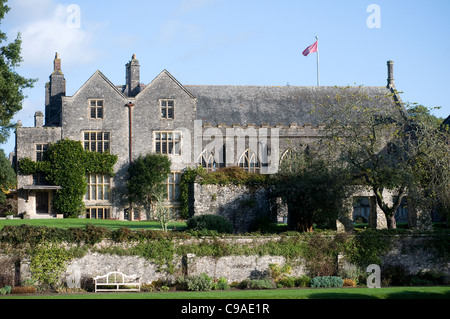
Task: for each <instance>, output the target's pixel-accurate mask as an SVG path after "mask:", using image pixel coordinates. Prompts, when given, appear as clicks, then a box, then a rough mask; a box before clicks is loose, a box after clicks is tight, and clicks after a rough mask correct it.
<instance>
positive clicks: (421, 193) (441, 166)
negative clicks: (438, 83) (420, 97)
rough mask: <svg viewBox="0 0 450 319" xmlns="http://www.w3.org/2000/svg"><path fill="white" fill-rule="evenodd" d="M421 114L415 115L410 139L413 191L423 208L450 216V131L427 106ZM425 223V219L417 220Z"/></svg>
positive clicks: (417, 203)
mask: <svg viewBox="0 0 450 319" xmlns="http://www.w3.org/2000/svg"><path fill="white" fill-rule="evenodd" d="M421 108H422V111H423V112H422V113H421V116H416V115H415V114H414V115H413V116H411V121H410V125H409V132H408V133H409V139H408V140H407V141H408V143H409V145H408V150H409V155H410V157H411V158H412V159H413V160H412V161H411V165H412V173H413V177H414V183H413V184H412V185H411V186H410V189H409V193H410V198H411V200H412V202H414V205H415V206H416V207H417V209H419V210H421V211H425V212H426V211H432V210H437V211H438V212H440V213H441V214H442V215H443V217H447V220H448V219H449V217H450V152H449V145H450V130H449V127H448V126H442V121H441V119H438V118H436V117H435V116H433V115H432V114H431V112H430V111H431V110H430V109H427V108H425V107H423V106H421ZM417 222H418V223H419V222H424V221H421V220H418V221H417Z"/></svg>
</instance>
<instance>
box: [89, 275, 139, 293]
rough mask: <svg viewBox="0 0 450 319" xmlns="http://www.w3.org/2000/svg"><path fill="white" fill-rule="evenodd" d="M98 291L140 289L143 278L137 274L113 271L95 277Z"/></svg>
mask: <svg viewBox="0 0 450 319" xmlns="http://www.w3.org/2000/svg"><path fill="white" fill-rule="evenodd" d="M94 282H95V292H97V291H140V290H141V279H140V278H139V277H137V275H131V276H127V275H124V274H123V273H121V272H119V271H112V272H109V273H107V274H106V275H104V276H97V277H95V278H94Z"/></svg>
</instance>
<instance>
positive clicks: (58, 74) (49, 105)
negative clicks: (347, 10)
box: [45, 52, 66, 126]
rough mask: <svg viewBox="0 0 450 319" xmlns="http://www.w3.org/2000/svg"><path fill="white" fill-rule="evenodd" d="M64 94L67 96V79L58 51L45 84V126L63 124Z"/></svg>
mask: <svg viewBox="0 0 450 319" xmlns="http://www.w3.org/2000/svg"><path fill="white" fill-rule="evenodd" d="M63 96H66V79H65V78H64V73H63V72H62V70H61V58H60V57H59V54H58V52H56V53H55V59H54V60H53V72H52V74H51V75H50V81H49V82H48V83H47V84H46V85H45V126H61V110H62V97H63Z"/></svg>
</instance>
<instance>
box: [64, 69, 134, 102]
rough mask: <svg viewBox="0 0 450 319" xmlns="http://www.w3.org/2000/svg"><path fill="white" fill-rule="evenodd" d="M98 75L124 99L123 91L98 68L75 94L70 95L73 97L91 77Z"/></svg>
mask: <svg viewBox="0 0 450 319" xmlns="http://www.w3.org/2000/svg"><path fill="white" fill-rule="evenodd" d="M97 76H98V77H100V78H101V79H102V80H104V81H105V83H107V84H108V85H109V86H111V88H112V89H113V90H114V91H116V92H117V93H118V94H119V95H120V96H121V97H122V98H124V99H126V97H125V95H123V93H122V92H121V91H120V89H119V88H117V87H116V86H115V85H114V84H113V83H112V82H111V81H110V80H109V79H108V78H107V77H106V76H105V75H104V74H103V73H102V72H100V71H99V70H97V71H95V73H94V74H92V75H91V77H90V78H89V79H88V80H87V81H86V82H85V83H84V84H83V85H82V86H81V87H80V88H79V89H78V90H77V91H76V92H75V94H73V95H72V96H71V97H74V96H76V95H77V94H78V92H80V91H81V90H82V89H83V88H84V87H85V86H86V85H87V84H88V83H89V82H90V81H92V79H93V78H94V77H97Z"/></svg>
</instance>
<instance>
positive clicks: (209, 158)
mask: <svg viewBox="0 0 450 319" xmlns="http://www.w3.org/2000/svg"><path fill="white" fill-rule="evenodd" d="M197 164H198V165H199V166H202V167H204V168H206V170H207V171H208V172H214V171H215V170H216V169H217V167H218V166H217V161H216V158H215V156H214V154H213V153H212V152H209V151H208V150H204V151H203V152H202V153H201V154H200V156H199V157H198V160H197Z"/></svg>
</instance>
